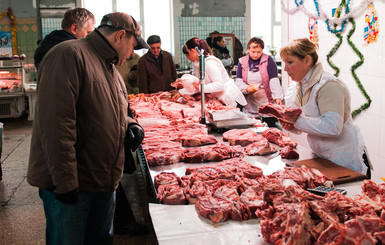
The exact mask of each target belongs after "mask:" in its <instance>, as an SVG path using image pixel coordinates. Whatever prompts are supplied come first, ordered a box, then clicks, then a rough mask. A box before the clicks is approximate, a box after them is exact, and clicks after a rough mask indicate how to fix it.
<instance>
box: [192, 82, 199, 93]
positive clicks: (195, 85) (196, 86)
mask: <svg viewBox="0 0 385 245" xmlns="http://www.w3.org/2000/svg"><path fill="white" fill-rule="evenodd" d="M199 85H200V84H199V83H193V86H194V88H195V90H198V91H200V90H199Z"/></svg>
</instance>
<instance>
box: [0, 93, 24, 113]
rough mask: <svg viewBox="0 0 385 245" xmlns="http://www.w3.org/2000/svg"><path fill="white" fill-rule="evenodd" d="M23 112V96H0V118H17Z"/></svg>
mask: <svg viewBox="0 0 385 245" xmlns="http://www.w3.org/2000/svg"><path fill="white" fill-rule="evenodd" d="M24 111H25V101H24V95H22V94H21V95H6V96H3V95H0V118H17V117H20V116H21V115H23V113H24Z"/></svg>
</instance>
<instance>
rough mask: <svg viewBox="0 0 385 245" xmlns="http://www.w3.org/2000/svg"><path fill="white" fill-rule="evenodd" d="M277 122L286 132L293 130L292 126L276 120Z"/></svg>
mask: <svg viewBox="0 0 385 245" xmlns="http://www.w3.org/2000/svg"><path fill="white" fill-rule="evenodd" d="M278 121H279V123H280V124H281V126H282V128H284V129H286V130H287V131H291V130H293V129H294V124H292V123H288V122H285V121H282V120H281V119H278Z"/></svg>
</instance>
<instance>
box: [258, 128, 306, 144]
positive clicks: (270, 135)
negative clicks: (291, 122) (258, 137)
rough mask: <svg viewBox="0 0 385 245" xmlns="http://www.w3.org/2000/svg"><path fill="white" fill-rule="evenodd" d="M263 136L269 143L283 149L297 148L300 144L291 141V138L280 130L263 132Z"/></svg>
mask: <svg viewBox="0 0 385 245" xmlns="http://www.w3.org/2000/svg"><path fill="white" fill-rule="evenodd" d="M262 136H263V137H265V138H266V139H267V140H268V141H269V142H272V143H275V144H277V145H279V146H281V147H285V146H291V147H292V148H295V147H297V145H298V143H297V142H295V141H294V140H292V139H290V138H289V136H287V135H286V134H284V133H283V132H282V131H281V130H279V129H278V128H269V129H267V130H265V131H263V133H262Z"/></svg>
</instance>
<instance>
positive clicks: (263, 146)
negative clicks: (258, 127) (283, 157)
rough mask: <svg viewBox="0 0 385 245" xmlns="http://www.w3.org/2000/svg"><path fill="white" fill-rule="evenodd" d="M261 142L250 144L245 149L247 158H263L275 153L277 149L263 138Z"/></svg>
mask: <svg viewBox="0 0 385 245" xmlns="http://www.w3.org/2000/svg"><path fill="white" fill-rule="evenodd" d="M261 138H262V140H260V141H257V142H254V143H251V144H249V145H247V146H246V147H245V153H246V155H248V156H254V155H259V156H264V155H267V154H270V153H273V152H276V151H277V149H276V148H275V147H274V146H271V145H270V143H269V141H268V140H267V139H265V138H263V137H261Z"/></svg>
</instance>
